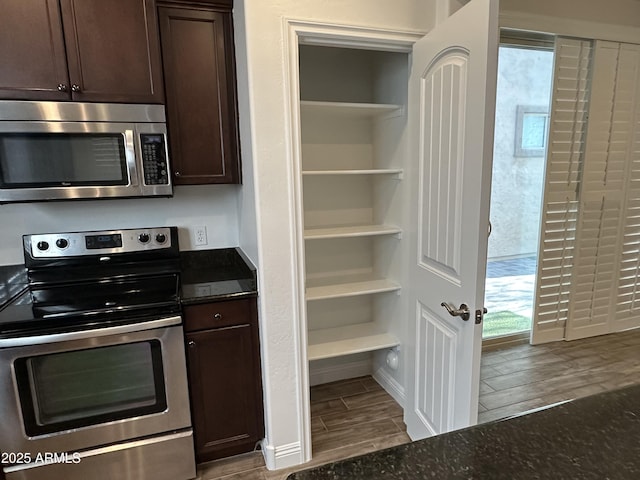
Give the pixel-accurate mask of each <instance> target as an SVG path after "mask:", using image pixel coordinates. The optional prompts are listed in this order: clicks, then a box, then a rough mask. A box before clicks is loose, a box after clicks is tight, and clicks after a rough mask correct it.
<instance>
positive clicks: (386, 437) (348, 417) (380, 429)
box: [198, 376, 410, 480]
mask: <svg viewBox="0 0 640 480" xmlns="http://www.w3.org/2000/svg"><path fill="white" fill-rule="evenodd" d="M310 394H311V443H312V446H313V460H311V462H309V463H306V464H304V465H298V466H296V467H292V468H290V469H284V470H278V471H277V472H272V471H269V470H267V469H266V468H265V467H264V460H263V458H262V453H261V452H253V453H248V454H245V455H238V456H236V457H232V458H229V459H224V460H218V461H215V462H210V463H208V464H204V465H201V466H199V467H198V479H201V480H214V479H215V480H222V479H224V480H240V479H243V480H254V479H255V480H267V479H268V480H276V479H277V480H280V479H285V478H287V476H288V475H289V474H290V473H292V472H295V471H298V470H303V469H306V468H311V467H314V466H317V465H322V464H325V463H329V462H333V461H336V460H341V459H344V458H349V457H353V456H356V455H362V454H364V453H368V452H372V451H375V450H382V449H383V448H387V447H392V446H394V445H400V444H402V443H407V442H409V441H410V438H409V436H408V435H407V428H406V426H405V424H404V422H403V421H402V408H400V406H399V405H398V404H397V403H396V402H395V400H394V399H393V398H392V397H391V396H390V395H389V394H388V393H387V392H385V391H384V390H383V388H382V387H381V386H380V385H378V383H376V381H375V380H374V379H373V378H372V377H370V376H368V377H361V378H355V379H349V380H343V381H340V382H333V383H327V384H324V385H318V386H316V387H312V388H311V392H310Z"/></svg>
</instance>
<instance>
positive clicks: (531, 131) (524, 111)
mask: <svg viewBox="0 0 640 480" xmlns="http://www.w3.org/2000/svg"><path fill="white" fill-rule="evenodd" d="M548 128H549V112H548V111H547V108H546V107H545V106H542V105H537V106H530V105H518V107H517V109H516V135H515V138H516V146H515V156H516V157H544V155H545V149H546V146H547V144H546V138H547V129H548Z"/></svg>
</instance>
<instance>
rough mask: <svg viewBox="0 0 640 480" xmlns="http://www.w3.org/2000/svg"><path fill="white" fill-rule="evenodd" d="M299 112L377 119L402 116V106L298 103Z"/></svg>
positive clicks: (386, 104) (304, 101) (308, 101)
mask: <svg viewBox="0 0 640 480" xmlns="http://www.w3.org/2000/svg"><path fill="white" fill-rule="evenodd" d="M300 110H301V111H302V112H307V113H330V114H332V115H344V116H351V117H377V116H380V115H385V114H393V113H397V114H398V115H400V114H402V111H403V107H402V105H395V104H390V103H352V102H317V101H312V100H302V101H300Z"/></svg>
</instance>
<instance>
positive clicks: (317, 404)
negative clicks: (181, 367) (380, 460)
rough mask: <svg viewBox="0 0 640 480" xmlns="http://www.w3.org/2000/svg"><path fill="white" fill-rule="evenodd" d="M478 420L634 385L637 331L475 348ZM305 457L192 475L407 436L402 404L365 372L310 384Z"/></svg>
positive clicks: (216, 476)
mask: <svg viewBox="0 0 640 480" xmlns="http://www.w3.org/2000/svg"><path fill="white" fill-rule="evenodd" d="M480 376H481V382H480V404H479V415H478V421H479V422H480V423H483V422H488V421H492V420H496V419H499V418H505V417H509V416H512V415H516V414H519V413H523V412H526V411H528V410H532V409H535V408H540V407H543V406H547V405H550V404H554V403H558V402H561V401H565V400H570V399H573V398H578V397H583V396H587V395H591V394H594V393H598V392H602V391H606V390H613V389H616V388H620V387H623V386H626V385H631V384H636V383H640V329H638V330H635V331H628V332H621V333H616V334H612V335H603V336H600V337H593V338H588V339H584V340H576V341H573V342H556V343H551V344H546V345H538V346H531V345H528V344H524V345H516V346H504V347H499V346H498V347H491V348H487V349H485V350H484V351H483V354H482V367H481V375H480ZM311 430H312V432H311V436H312V444H313V460H312V461H311V462H309V463H307V464H304V465H298V466H296V467H292V468H290V469H284V470H278V471H276V472H273V471H269V470H267V469H266V468H265V466H264V460H263V457H262V453H261V452H252V453H248V454H244V455H238V456H236V457H232V458H227V459H223V460H218V461H215V462H210V463H208V464H204V465H200V466H199V467H198V479H200V480H240V479H242V480H281V479H285V478H286V477H287V476H288V475H289V474H290V473H291V472H294V471H298V470H303V469H306V468H311V467H314V466H317V465H322V464H325V463H329V462H333V461H336V460H341V459H344V458H348V457H352V456H356V455H361V454H363V453H368V452H371V451H374V450H381V449H383V448H387V447H391V446H394V445H399V444H402V443H406V442H408V441H410V439H409V437H408V436H407V434H406V426H405V425H404V423H403V422H402V409H401V408H400V406H399V405H398V404H397V403H395V401H394V400H393V399H392V398H391V396H389V394H387V393H386V392H385V391H384V390H383V389H382V387H380V385H378V384H377V383H376V382H375V380H373V378H371V377H362V378H357V379H351V380H345V381H341V382H334V383H329V384H325V385H319V386H317V387H313V388H312V389H311Z"/></svg>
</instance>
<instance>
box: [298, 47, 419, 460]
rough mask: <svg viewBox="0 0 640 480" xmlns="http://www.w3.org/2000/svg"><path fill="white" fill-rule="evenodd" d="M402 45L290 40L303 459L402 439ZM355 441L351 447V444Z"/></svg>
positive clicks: (404, 72)
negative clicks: (303, 353) (305, 384)
mask: <svg viewBox="0 0 640 480" xmlns="http://www.w3.org/2000/svg"><path fill="white" fill-rule="evenodd" d="M408 75H409V56H408V54H407V53H406V52H398V51H378V50H371V49H366V48H345V47H338V46H325V45H307V44H300V45H299V86H298V87H299V92H300V98H299V101H300V140H301V141H300V147H301V148H300V153H301V159H300V166H299V167H300V168H299V171H300V176H301V181H300V184H301V190H302V191H301V193H302V195H301V197H302V206H301V207H302V208H301V209H302V214H303V220H304V231H303V237H304V278H305V306H306V310H305V312H306V325H307V355H308V359H309V384H310V387H311V389H310V401H311V402H310V412H311V440H312V442H311V443H312V451H313V456H314V457H316V456H317V455H323V456H324V455H335V452H331V453H327V452H328V451H330V450H337V449H340V450H342V451H343V453H342V456H351V455H353V454H354V452H356V453H365V452H366V451H371V450H375V449H380V448H384V447H386V446H391V445H393V444H398V443H404V442H408V441H409V437H408V435H407V434H406V426H405V425H404V423H403V420H402V419H403V410H402V407H401V406H400V405H399V404H398V402H397V401H396V399H395V398H394V397H393V396H392V393H394V392H393V391H392V392H391V393H389V390H392V389H391V388H390V384H392V385H403V384H404V378H403V376H404V369H403V365H402V362H401V361H399V358H401V352H400V346H401V344H402V343H403V338H404V336H405V332H404V329H405V328H406V327H405V323H406V322H404V321H403V320H404V319H405V317H406V316H405V314H404V313H403V312H402V311H401V310H402V302H401V296H400V292H401V290H402V281H403V280H402V276H403V270H402V264H403V253H402V252H403V248H404V246H403V239H402V232H403V230H404V228H405V224H406V220H405V216H406V215H407V214H406V208H404V207H403V204H404V202H405V201H406V198H405V196H406V195H407V194H408V192H405V190H406V189H405V187H404V185H403V184H404V182H403V168H404V162H405V159H406V157H407V155H406V147H407V146H406V145H405V143H406V141H405V127H406V106H407V90H408ZM354 449H355V450H354Z"/></svg>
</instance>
